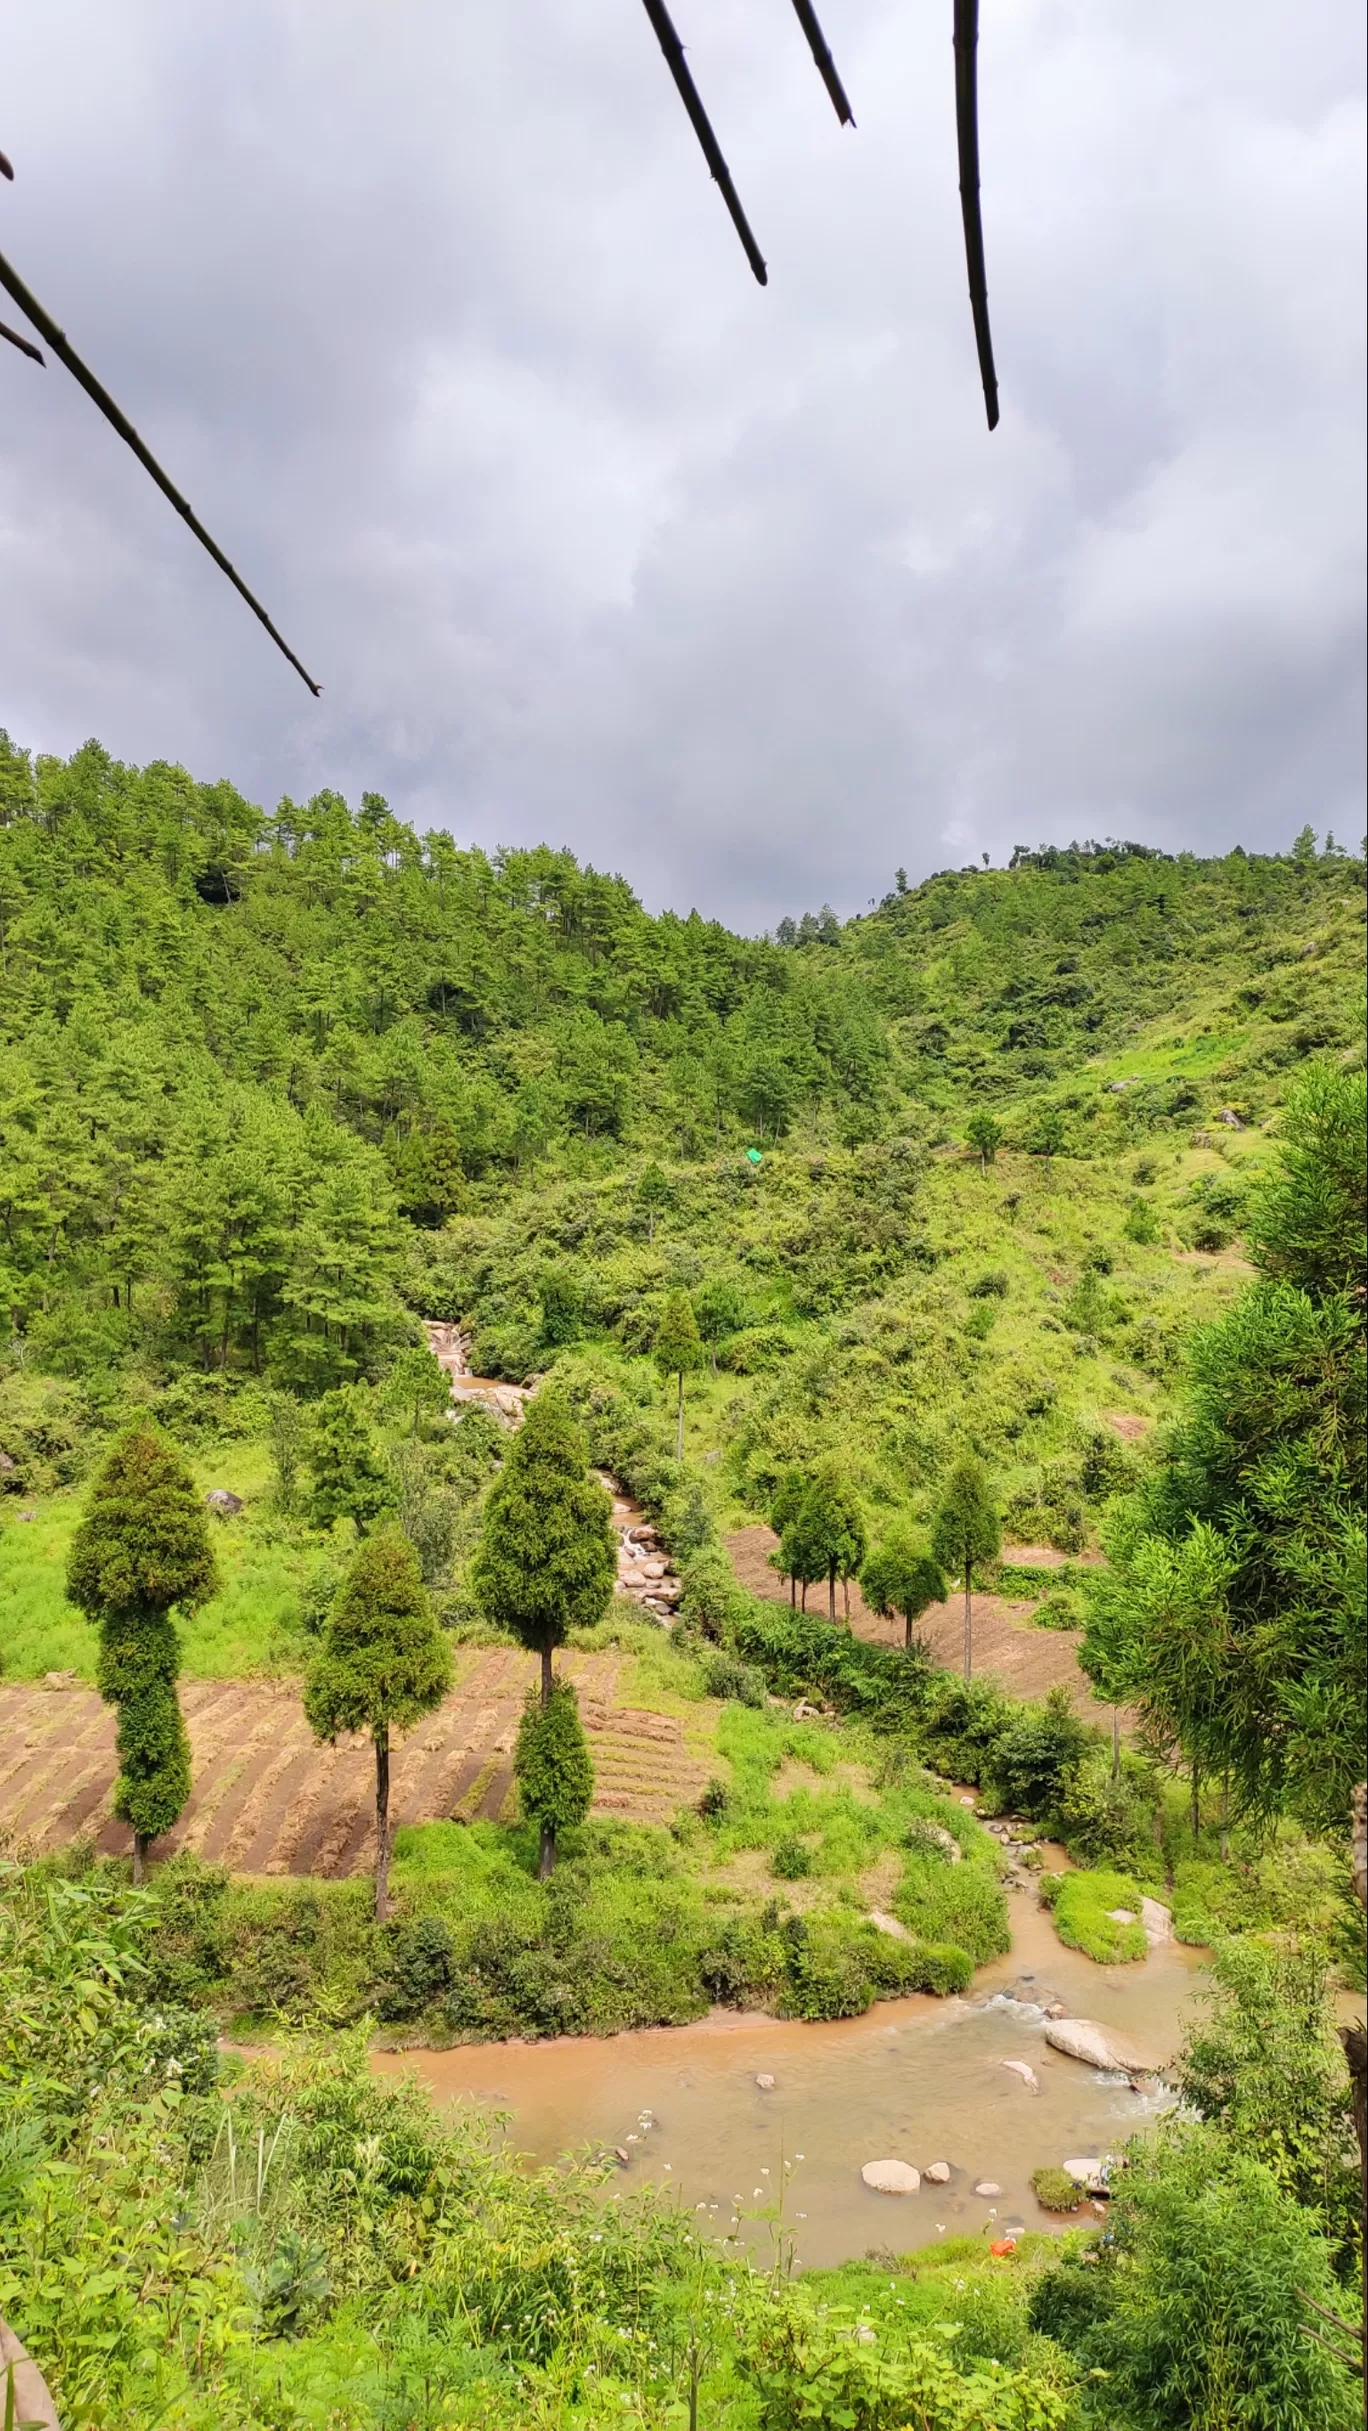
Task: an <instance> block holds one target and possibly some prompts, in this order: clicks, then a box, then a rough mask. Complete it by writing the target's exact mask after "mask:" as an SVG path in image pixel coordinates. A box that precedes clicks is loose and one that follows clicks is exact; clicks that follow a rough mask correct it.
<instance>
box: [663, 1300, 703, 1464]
mask: <svg viewBox="0 0 1368 2431" xmlns="http://www.w3.org/2000/svg"><path fill="white" fill-rule="evenodd" d="M655 1361H656V1366H657V1367H658V1368H659V1370H660V1372H661V1375H662V1376H677V1377H678V1379H679V1401H678V1405H677V1432H676V1437H675V1458H676V1460H682V1459H683V1458H684V1379H685V1377H686V1376H687V1375H692V1373H693V1371H694V1369H695V1368H699V1367H701V1366H702V1365H703V1341H702V1337H701V1335H700V1334H699V1331H698V1320H697V1318H696V1317H695V1315H694V1313H693V1303H692V1301H691V1300H690V1298H689V1295H688V1293H687V1292H686V1291H672V1292H671V1294H670V1296H669V1299H668V1300H667V1301H666V1303H665V1314H664V1316H663V1317H662V1318H661V1320H660V1327H659V1331H658V1332H657V1334H656V1338H655Z"/></svg>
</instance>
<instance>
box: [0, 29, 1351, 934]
mask: <svg viewBox="0 0 1368 2431" xmlns="http://www.w3.org/2000/svg"><path fill="white" fill-rule="evenodd" d="M819 4H820V6H821V13H822V17H823V22H824V25H825V28H826V31H827V34H828V37H829V39H830V41H831V45H832V48H833V50H834V52H835V54H836V57H837V60H838V63H839V65H840V67H841V69H842V71H843V73H844V76H845V80H846V84H847V88H848V90H849V92H850V96H851V100H852V103H853V106H854V110H855V116H856V119H857V122H858V131H857V132H854V133H852V132H851V131H849V130H848V129H847V130H842V129H841V128H840V127H839V126H838V124H837V122H836V118H835V115H834V113H833V111H832V109H831V106H830V103H829V102H828V100H827V97H826V94H825V92H824V91H823V88H822V86H821V84H820V82H819V80H818V77H817V75H816V72H815V70H814V68H813V66H812V64H811V60H810V58H809V55H808V52H807V49H806V46H805V44H804V42H803V39H802V36H801V33H800V31H799V28H798V25H797V21H796V19H795V17H794V15H793V12H792V9H791V7H790V5H789V0H675V16H676V21H677V23H678V25H679V28H680V31H681V33H682V35H683V37H684V39H685V40H686V42H687V43H688V45H689V51H690V59H691V62H692V65H693V68H694V72H695V74H696V76H697V78H698V81H699V84H700V87H701V89H702V92H703V95H704V98H705V100H706V102H707V104H708V107H709V109H710V110H711V113H712V116H713V122H714V125H715V126H716V128H717V130H718V134H719V137H720V139H721V141H722V144H723V148H724V150H725V151H726V153H727V155H728V158H729V160H730V163H731V167H732V170H733V173H734V175H735V177H736V180H737V184H738V186H739V188H740V192H741V195H742V199H743V201H744V203H745V204H746V206H747V209H748V211H749V214H750V217H751V221H752V224H753V226H754V227H755V230H756V233H757V235H758V238H759V241H760V244H761V246H762V248H763V250H764V251H765V253H766V255H767V256H768V260H769V264H770V285H769V287H768V289H767V290H766V291H763V292H762V291H761V290H760V289H759V288H758V287H757V286H756V285H755V284H754V282H753V280H752V278H751V276H750V273H749V271H748V269H747V267H746V264H745V260H744V258H743V256H742V254H741V251H740V248H739V247H738V245H737V242H736V239H735V237H734V235H733V233H732V230H731V227H730V224H729V222H728V220H727V218H726V215H725V213H724V211H723V208H722V204H721V201H720V198H719V196H718V194H717V193H716V190H715V189H714V188H713V187H712V186H711V185H710V183H709V181H708V177H707V173H706V169H705V167H704V164H703V162H702V159H701V156H700V155H699V152H698V149H697V145H696V143H695V140H694V137H693V135H692V133H691V132H690V130H689V127H688V125H687V122H686V120H685V118H684V116H683V113H682V111H681V109H680V106H679V103H678V101H677V99H676V96H675V93H674V89H673V86H672V85H671V83H670V81H669V78H668V75H667V72H666V69H665V65H664V62H663V60H662V58H661V56H660V53H659V51H658V49H657V47H656V44H655V41H654V38H653V36H652V34H651V31H650V28H649V25H648V23H647V20H646V17H645V13H644V11H643V9H642V8H641V6H640V0H496V4H493V5H491V0H482V4H481V5H475V4H474V0H328V4H327V5H323V4H322V0H194V5H193V6H190V5H187V4H186V0H123V4H122V5H120V6H118V7H115V8H111V7H110V6H109V4H108V0H43V5H42V7H41V8H29V9H25V10H20V9H10V10H9V11H7V12H6V14H5V17H4V20H3V22H2V23H0V117H2V119H3V123H0V146H3V148H4V149H5V151H7V152H8V154H9V156H10V158H11V160H12V161H13V163H14V166H15V170H16V183H15V184H14V185H13V186H10V187H4V186H0V250H2V251H3V252H4V253H5V254H7V255H8V257H9V258H10V260H11V261H12V262H13V263H14V264H15V266H16V267H17V268H18V269H19V270H20V272H21V274H22V275H23V276H25V277H26V278H27V279H28V281H29V283H30V285H31V286H32V287H33V288H34V290H35V292H36V293H37V294H38V295H39V296H40V297H41V298H42V299H43V301H44V303H45V304H46V305H47V307H48V309H49V311H50V312H51V313H52V314H53V316H54V318H55V319H56V320H57V321H59V322H60V323H61V324H62V325H63V326H64V327H65V329H66V331H67V333H68V335H69V337H70V339H71V341H72V343H73V344H74V345H75V346H76V347H77V348H78V349H79V350H80V351H82V352H83V353H84V354H85V356H86V358H87V360H88V361H89V362H90V363H91V365H92V366H93V367H94V369H95V370H96V371H97V373H98V374H99V376H100V377H101V378H102V379H103V380H104V381H105V383H106V385H107V386H108V387H109V388H111V389H112V391H113V393H114V394H115V396H116V397H117V398H118V399H119V401H120V403H121V404H122V405H123V407H124V409H125V411H126V412H127V413H128V414H129V416H130V417H131V419H132V420H133V421H134V422H135V423H136V424H137V425H138V427H139V428H140V430H141V431H142V432H143V434H144V436H145V438H146V439H147V441H148V443H149V444H150V445H151V446H152V447H153V449H154V450H155V451H156V452H157V453H158V454H159V455H160V456H161V458H162V461H163V462H164V463H165V465H166V466H167V469H168V470H169V471H170V473H171V474H172V477H173V478H174V479H176V480H177V481H178V482H179V483H180V484H181V486H182V487H183V488H184V489H185V490H186V492H187V493H188V495H189V496H190V498H191V499H192V501H193V502H194V504H195V506H196V508H197V510H198V511H199V513H200V514H201V516H202V517H203V519H204V521H205V522H206V523H207V524H208V526H209V528H210V530H211V531H212V532H213V533H214V535H215V537H216V538H217V540H218V541H219V543H220V545H221V546H222V547H223V548H224V549H225V550H226V551H227V553H228V555H229V556H230V557H231V558H232V559H233V560H234V562H235V563H236V564H237V565H238V566H239V568H240V569H241V570H242V572H243V574H244V576H245V578H246V579H247V580H248V582H249V583H251V584H252V586H253V587H254V588H255V589H256V590H257V591H258V593H259V595H260V596H261V597H262V598H263V599H264V600H265V602H266V604H267V606H268V607H269V608H270V610H271V612H272V614H273V615H274V616H275V618H276V621H277V623H278V624H280V625H281V627H282V628H283V630H284V631H285V633H286V635H287V637H288V638H289V640H290V641H291V643H292V644H293V646H294V647H295V649H296V650H297V651H298V652H299V654H300V656H301V657H302V658H303V660H304V661H305V663H306V665H308V666H309V668H310V669H311V670H312V672H313V673H314V674H315V675H316V676H317V677H318V678H319V679H320V681H321V682H322V683H323V684H324V686H325V691H324V695H323V698H322V700H321V702H314V701H312V700H310V698H309V696H308V694H307V693H306V692H305V690H304V688H303V686H302V685H301V684H300V682H299V680H298V678H297V677H296V676H295V675H294V674H293V673H292V672H291V670H290V669H289V667H288V666H287V665H286V663H285V661H284V660H283V659H282V658H280V657H279V656H278V654H277V653H276V652H275V650H274V649H273V648H272V647H271V644H270V643H269V641H268V640H267V638H266V637H265V635H264V634H262V632H261V630H260V628H259V627H258V626H257V625H256V623H255V621H254V620H253V619H252V617H251V616H250V615H249V614H248V612H247V610H246V609H245V608H244V607H243V606H242V604H241V602H240V601H239V600H238V599H237V598H236V597H235V595H234V594H233V593H232V591H231V590H230V589H229V588H228V586H227V584H226V583H225V582H224V580H223V578H222V576H221V575H219V574H218V573H217V572H216V571H215V569H214V568H213V566H212V565H211V564H210V562H209V561H208V559H207V558H206V557H204V555H203V554H202V553H201V552H200V551H199V550H198V548H197V547H196V546H195V544H194V543H193V541H192V540H191V539H190V537H189V535H188V534H187V533H186V532H185V530H184V528H183V526H182V525H181V524H180V523H179V522H178V520H177V519H176V517H175V516H174V515H173V514H172V512H171V510H170V508H169V507H168V506H167V505H166V503H165V502H164V500H162V499H161V498H160V497H159V496H158V494H157V492H156V491H155V490H154V489H153V487H152V485H151V483H150V482H149V481H148V480H147V478H146V476H145V474H144V473H143V472H142V471H141V470H140V469H139V467H138V466H137V464H136V463H135V462H134V460H133V458H132V457H131V456H130V455H129V454H128V452H127V451H126V450H125V449H124V448H123V447H122V446H121V445H120V443H119V442H118V440H117V439H116V438H115V437H114V435H113V433H112V432H111V431H110V430H109V429H108V428H107V426H106V425H104V424H103V423H102V422H101V421H100V420H99V418H98V416H97V415H96V413H95V411H94V409H93V407H91V406H90V404H89V403H88V402H87V400H86V399H85V398H84V397H83V396H82V395H81V393H80V391H79V390H78V389H77V388H76V387H75V385H74V383H73V382H72V381H71V380H70V378H69V377H68V375H67V374H66V373H65V372H64V371H63V370H62V369H61V368H60V366H57V365H55V364H54V365H50V366H49V368H48V369H47V370H46V371H38V370H36V369H35V368H34V367H33V366H32V365H31V364H28V363H26V362H25V361H23V359H22V358H21V357H20V356H19V355H17V354H15V353H14V352H13V351H12V350H11V349H9V348H6V347H0V357H2V358H3V359H0V722H3V723H4V724H6V725H8V727H9V729H10V731H11V733H12V734H13V735H14V736H15V737H16V739H18V740H20V741H23V742H26V743H29V744H32V745H34V746H37V747H40V748H43V749H46V750H51V751H60V752H65V751H68V750H70V749H72V748H73V747H74V746H75V745H76V744H77V743H79V742H80V741H82V740H83V739H84V737H86V736H87V735H90V734H95V735H98V736H99V737H100V739H101V740H102V741H103V742H104V743H105V744H106V745H107V746H108V747H109V748H110V749H111V750H112V751H114V752H115V753H116V754H117V755H118V756H119V757H121V758H124V759H130V760H135V761H142V760H147V759H151V758H157V757H161V758H176V759H180V760H183V761H184V762H185V763H186V764H187V766H189V767H190V768H191V769H192V770H193V771H194V772H195V773H196V774H197V775H200V776H206V777H211V776H220V775H226V776H229V777H231V778H232V779H233V780H234V781H235V782H236V783H237V784H238V785H240V786H241V787H242V788H243V789H244V790H245V791H246V792H247V793H249V794H250V795H251V796H252V797H253V798H254V799H256V800H258V801H261V802H263V803H265V804H267V805H268V806H269V805H273V804H274V802H275V801H276V800H277V799H278V797H279V796H280V795H281V794H282V793H284V792H288V793H291V794H293V795H295V796H296V797H302V796H307V795H308V794H309V793H311V792H313V791H314V790H316V789H317V788H318V787H320V786H323V785H333V786H337V787H339V788H341V789H342V790H343V791H344V792H346V793H347V794H348V795H349V796H350V797H351V798H353V799H355V797H356V796H357V794H359V793H360V791H361V790H362V789H363V788H366V787H370V788H374V789H377V790H379V791H381V792H383V793H385V794H386V795H388V797H389V799H390V800H391V802H392V803H393V804H394V805H395V807H396V808H397V809H398V810H400V811H401V813H402V814H403V815H405V816H407V817H411V818H413V819H414V820H415V821H416V822H417V823H418V825H419V826H420V827H427V826H442V827H447V828H449V829H450V830H451V831H452V832H453V834H454V835H456V837H457V838H458V839H459V840H460V841H462V842H466V841H476V842H480V843H483V844H485V845H488V846H491V847H492V846H494V845H497V844H499V843H531V842H535V841H539V840H541V839H546V840H548V841H550V842H552V843H556V844H569V845H571V846H572V847H573V848H574V849H575V850H576V851H577V852H578V853H580V854H581V855H582V856H585V857H588V858H591V859H593V860H594V861H595V862H596V863H598V865H599V866H600V867H611V868H617V869H621V870H622V871H624V873H625V874H626V875H627V876H628V877H630V878H631V879H632V881H633V882H634V883H635V884H636V885H637V886H638V887H639V888H640V890H641V892H642V893H643V895H644V897H645V899H646V900H647V902H648V903H649V904H650V905H651V906H652V907H653V908H657V907H659V906H661V905H664V904H670V905H673V906H675V907H676V908H678V909H680V910H687V909H688V908H689V907H690V905H692V904H697V906H698V907H699V908H700V909H701V910H703V911H705V912H709V913H715V914H717V915H719V916H721V917H724V918H727V919H729V920H731V921H734V922H736V923H738V924H740V925H742V926H744V927H747V928H752V929H755V928H762V927H766V926H768V925H770V924H772V922H773V921H774V920H775V919H776V918H777V917H778V916H779V914H781V913H782V912H785V911H794V912H798V911H801V910H803V909H804V908H807V907H812V908H816V907H817V906H818V905H820V904H821V903H822V902H823V901H824V900H828V901H830V902H831V903H833V904H834V905H835V906H836V907H837V908H838V909H839V910H841V911H842V912H851V911H855V910H859V909H861V908H863V906H864V904H865V903H866V901H867V899H868V898H869V897H870V896H872V895H877V894H880V893H882V892H883V891H884V889H885V888H886V887H887V886H888V884H889V883H890V881H891V876H892V872H893V870H894V868H895V866H896V865H898V864H899V863H901V864H903V865H904V866H905V867H906V868H907V869H908V870H909V872H910V873H911V874H912V875H913V876H914V877H916V876H919V875H923V874H925V873H926V872H927V871H929V870H932V869H935V868H939V867H944V866H945V865H946V864H947V863H958V862H960V861H963V860H966V859H968V858H970V857H975V858H976V857H977V856H978V855H979V854H980V853H982V852H988V853H990V854H991V855H992V857H993V859H994V860H995V861H997V860H1000V859H1001V858H1002V857H1003V856H1004V855H1005V854H1006V853H1007V852H1008V851H1009V850H1010V848H1011V846H1012V844H1013V843H1014V842H1017V841H1021V842H1028V843H1033V842H1036V841H1038V840H1040V839H1042V838H1051V839H1054V840H1061V841H1062V840H1067V839H1068V838H1069V837H1070V836H1073V835H1085V834H1094V835H1104V834H1124V835H1128V836H1134V837H1138V838H1141V839H1144V840H1147V841H1150V842H1154V843H1160V844H1164V845H1166V846H1170V847H1172V846H1177V845H1187V844H1190V845H1194V846H1197V847H1198V848H1208V849H1224V848H1225V847H1227V846H1229V845H1230V844H1233V843H1235V842H1243V843H1245V844H1246V845H1248V846H1256V845H1265V846H1282V845H1285V844H1286V843H1287V841H1288V840H1289V839H1290V837H1291V836H1292V834H1293V833H1294V832H1295V830H1296V829H1297V828H1298V827H1299V826H1300V825H1301V824H1302V822H1303V820H1305V819H1310V820H1311V822H1312V823H1313V825H1315V826H1316V827H1318V828H1320V829H1324V828H1325V827H1326V826H1327V825H1329V826H1331V827H1333V828H1335V829H1337V830H1338V831H1339V833H1340V835H1341V838H1342V839H1344V840H1347V841H1350V842H1355V843H1356V842H1357V840H1358V838H1359V836H1360V835H1361V834H1362V832H1363V807H1362V790H1363V724H1364V704H1363V681H1362V656H1363V645H1364V635H1363V617H1364V566H1363V446H1362V434H1361V417H1362V402H1363V329H1362V311H1361V300H1360V299H1361V292H1362V279H1363V262H1362V249H1363V213H1362V206H1363V176H1364V107H1363V90H1362V80H1363V58H1362V26H1361V17H1362V12H1361V10H1358V9H1355V8H1352V7H1348V6H1346V5H1344V0H1203V4H1202V5H1200V6H1194V5H1193V4H1192V0H1147V4H1146V5H1145V6H1143V7H1137V6H1136V5H1135V0H985V5H984V10H983V28H982V47H981V78H982V139H983V157H984V209H985V223H986V240H987V255H988V280H989V291H990V298H991V304H992V313H993V327H994V335H995V341H996V349H997V358H998V368H999V374H1000V378H1001V383H1002V421H1001V425H1000V427H999V429H998V430H997V431H996V432H995V433H994V434H992V435H991V436H990V435H989V433H988V431H987V429H986V427H985V422H984V415H983V406H982V400H981V396H980V392H979V387H978V378H977V369H976V364H975V358H974V350H973V339H972V331H971V327H970V319H969V308H968V302H967V296H966V291H965V278H964V269H963V249H962V239H961V233H960V226H959V213H958V199H957V192H956V169H955V155H954V111H953V71H952V59H951V49H950V18H951V5H950V0H935V5H930V4H929V0H819ZM0 317H4V318H5V319H7V320H10V321H14V320H15V319H17V317H18V316H17V314H16V312H15V310H14V309H13V308H12V307H11V306H10V305H9V304H8V303H7V302H5V300H4V299H3V297H0Z"/></svg>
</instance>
